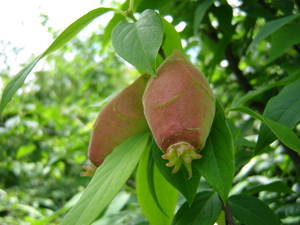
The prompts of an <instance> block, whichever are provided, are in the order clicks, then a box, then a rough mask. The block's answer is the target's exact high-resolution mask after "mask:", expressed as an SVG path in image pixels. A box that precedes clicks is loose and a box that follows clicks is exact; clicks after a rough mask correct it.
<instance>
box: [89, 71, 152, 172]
mask: <svg viewBox="0 0 300 225" xmlns="http://www.w3.org/2000/svg"><path fill="white" fill-rule="evenodd" d="M147 81H148V76H146V75H142V76H141V77H139V78H138V79H137V80H136V81H135V82H134V83H132V84H131V85H130V86H128V87H127V88H125V89H124V90H123V91H122V92H120V93H119V94H118V95H117V96H116V97H115V98H113V99H112V100H111V101H110V102H109V103H108V104H107V105H106V106H105V107H104V108H103V109H102V110H101V112H100V113H99V115H98V118H97V120H96V122H95V124H94V129H93V132H92V136H91V140H90V144H89V153H88V154H89V159H90V161H91V162H92V163H93V164H94V165H95V166H99V165H100V164H101V163H102V162H103V160H104V158H105V156H106V155H108V154H110V153H111V152H112V151H113V149H114V148H115V147H116V146H117V145H119V144H121V143H122V142H124V141H125V140H126V139H128V138H129V137H131V136H134V135H136V134H138V133H142V132H145V131H147V129H148V125H147V122H146V119H145V116H144V112H143V104H142V96H143V93H144V90H145V87H146V84H147Z"/></svg>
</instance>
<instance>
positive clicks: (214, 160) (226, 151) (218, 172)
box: [195, 102, 234, 202]
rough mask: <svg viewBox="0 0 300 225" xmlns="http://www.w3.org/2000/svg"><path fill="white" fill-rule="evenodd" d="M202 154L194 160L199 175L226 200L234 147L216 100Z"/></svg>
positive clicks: (229, 186) (231, 176)
mask: <svg viewBox="0 0 300 225" xmlns="http://www.w3.org/2000/svg"><path fill="white" fill-rule="evenodd" d="M202 156H203V157H202V158H201V159H200V160H195V164H196V166H197V167H198V169H199V171H200V173H201V175H203V176H204V178H205V179H206V181H207V182H208V183H209V184H210V185H211V186H212V187H213V188H214V189H215V191H216V192H218V193H219V194H220V196H221V197H222V199H223V201H224V202H226V199H227V196H228V193H229V191H230V189H231V186H232V179H233V175H234V147H233V138H232V135H231V132H230V129H229V127H228V125H227V122H226V119H225V116H224V111H223V108H222V106H221V105H220V104H219V103H218V102H217V109H216V115H215V119H214V122H213V125H212V128H211V131H210V134H209V137H208V139H207V141H206V145H205V147H204V149H203V151H202Z"/></svg>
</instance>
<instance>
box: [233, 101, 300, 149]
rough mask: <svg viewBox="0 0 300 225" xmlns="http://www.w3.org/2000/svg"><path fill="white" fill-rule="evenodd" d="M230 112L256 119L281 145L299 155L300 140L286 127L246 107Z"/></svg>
mask: <svg viewBox="0 0 300 225" xmlns="http://www.w3.org/2000/svg"><path fill="white" fill-rule="evenodd" d="M232 110H234V111H240V112H243V113H247V114H249V115H251V116H253V117H254V118H256V119H259V120H261V121H262V122H263V123H264V124H265V125H266V126H267V127H268V128H269V129H270V130H271V131H272V132H273V134H275V135H276V137H277V138H278V139H279V140H280V141H281V142H282V143H283V144H285V145H286V146H287V147H289V148H291V149H292V150H294V151H296V152H298V153H300V139H299V138H298V137H297V135H296V134H295V133H294V132H293V131H292V130H291V129H289V128H288V127H287V126H285V125H283V124H281V123H278V122H276V121H274V120H271V119H269V118H267V117H265V116H262V115H260V114H258V113H256V112H254V111H253V110H251V109H249V108H246V107H239V108H234V109H232Z"/></svg>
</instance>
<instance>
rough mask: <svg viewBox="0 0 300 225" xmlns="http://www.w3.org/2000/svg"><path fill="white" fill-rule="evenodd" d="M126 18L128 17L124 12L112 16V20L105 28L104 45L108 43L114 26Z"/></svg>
mask: <svg viewBox="0 0 300 225" xmlns="http://www.w3.org/2000/svg"><path fill="white" fill-rule="evenodd" d="M125 20H126V18H125V17H124V16H123V15H122V14H120V13H116V14H115V15H114V16H113V18H111V20H110V21H109V22H108V24H107V25H106V27H105V28H104V32H103V37H102V45H103V46H106V45H107V43H108V42H109V40H110V37H111V33H112V30H113V28H114V27H115V26H116V25H117V24H118V23H119V22H120V21H125Z"/></svg>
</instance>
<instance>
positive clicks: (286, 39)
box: [267, 23, 300, 63]
mask: <svg viewBox="0 0 300 225" xmlns="http://www.w3.org/2000/svg"><path fill="white" fill-rule="evenodd" d="M299 27H300V23H292V24H286V25H285V26H283V27H282V28H280V29H279V30H278V31H276V32H275V33H273V34H272V35H271V49H270V51H269V58H268V61H267V63H270V62H272V61H273V60H275V59H277V58H278V57H279V56H281V55H282V54H284V53H285V52H286V51H287V50H288V49H290V48H291V47H293V45H295V44H298V43H299V42H300V29H299Z"/></svg>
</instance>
